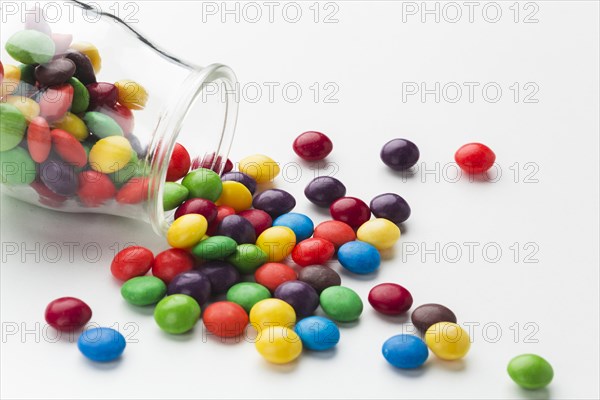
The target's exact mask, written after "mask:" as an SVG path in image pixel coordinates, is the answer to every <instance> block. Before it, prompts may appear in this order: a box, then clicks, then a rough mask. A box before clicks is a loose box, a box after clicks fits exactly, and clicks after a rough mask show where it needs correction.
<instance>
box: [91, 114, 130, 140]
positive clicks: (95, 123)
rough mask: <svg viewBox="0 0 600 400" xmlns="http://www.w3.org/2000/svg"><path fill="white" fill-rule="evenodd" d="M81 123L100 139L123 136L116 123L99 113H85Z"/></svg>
mask: <svg viewBox="0 0 600 400" xmlns="http://www.w3.org/2000/svg"><path fill="white" fill-rule="evenodd" d="M83 121H84V122H85V124H86V125H87V127H88V129H89V130H90V132H92V133H93V134H94V135H96V136H97V137H99V138H101V139H104V138H106V137H109V136H123V129H121V127H120V126H119V124H117V121H115V120H114V119H112V118H111V117H109V116H108V115H106V114H102V113H101V112H98V111H90V112H87V113H85V115H84V116H83Z"/></svg>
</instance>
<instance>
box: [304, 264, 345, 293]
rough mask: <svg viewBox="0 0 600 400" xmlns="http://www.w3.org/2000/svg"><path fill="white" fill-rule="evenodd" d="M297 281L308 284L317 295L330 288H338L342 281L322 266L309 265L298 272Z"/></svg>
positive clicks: (336, 274)
mask: <svg viewBox="0 0 600 400" xmlns="http://www.w3.org/2000/svg"><path fill="white" fill-rule="evenodd" d="M298 280H299V281H302V282H305V283H308V284H309V285H310V286H312V287H313V288H314V289H315V290H316V291H317V293H321V292H322V291H323V290H325V289H327V288H328V287H330V286H340V285H341V284H342V279H341V278H340V276H339V275H338V273H337V272H335V271H334V270H332V269H331V268H329V267H325V266H323V265H311V266H308V267H304V268H302V269H301V270H300V272H298Z"/></svg>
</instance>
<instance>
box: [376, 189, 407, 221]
mask: <svg viewBox="0 0 600 400" xmlns="http://www.w3.org/2000/svg"><path fill="white" fill-rule="evenodd" d="M370 208H371V212H372V213H373V215H375V216H376V217H377V218H385V219H389V220H390V221H392V222H393V223H395V224H401V223H402V222H404V221H406V220H407V219H408V217H410V206H409V205H408V203H407V202H406V200H404V199H403V198H402V197H400V196H398V195H397V194H394V193H384V194H380V195H379V196H377V197H375V198H374V199H373V200H371V204H370Z"/></svg>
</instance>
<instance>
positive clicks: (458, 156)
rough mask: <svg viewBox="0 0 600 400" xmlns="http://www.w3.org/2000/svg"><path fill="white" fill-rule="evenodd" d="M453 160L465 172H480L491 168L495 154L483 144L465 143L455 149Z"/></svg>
mask: <svg viewBox="0 0 600 400" xmlns="http://www.w3.org/2000/svg"><path fill="white" fill-rule="evenodd" d="M454 160H455V161H456V163H457V164H458V166H459V167H460V168H461V169H462V170H463V171H464V172H466V173H467V174H481V173H484V172H486V171H487V170H489V169H490V168H492V166H493V165H494V162H495V161H496V154H494V152H493V151H492V149H490V148H489V147H487V146H486V145H484V144H481V143H467V144H465V145H463V146H461V147H460V148H459V149H458V150H456V153H455V154H454Z"/></svg>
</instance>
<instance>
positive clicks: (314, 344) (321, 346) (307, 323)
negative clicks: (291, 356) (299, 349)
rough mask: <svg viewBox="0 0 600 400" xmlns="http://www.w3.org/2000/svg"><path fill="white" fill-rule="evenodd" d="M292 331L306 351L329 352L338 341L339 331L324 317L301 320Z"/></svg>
mask: <svg viewBox="0 0 600 400" xmlns="http://www.w3.org/2000/svg"><path fill="white" fill-rule="evenodd" d="M294 331H295V332H296V333H297V334H298V336H299V337H300V339H301V340H302V345H303V346H304V347H305V348H307V349H308V350H313V351H325V350H329V349H331V348H333V347H335V346H336V345H337V344H338V342H339V341H340V329H339V328H338V327H337V325H336V324H335V323H334V322H333V321H331V320H330V319H327V318H325V317H319V316H312V317H307V318H304V319H301V320H300V321H298V322H297V323H296V327H295V328H294Z"/></svg>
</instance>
